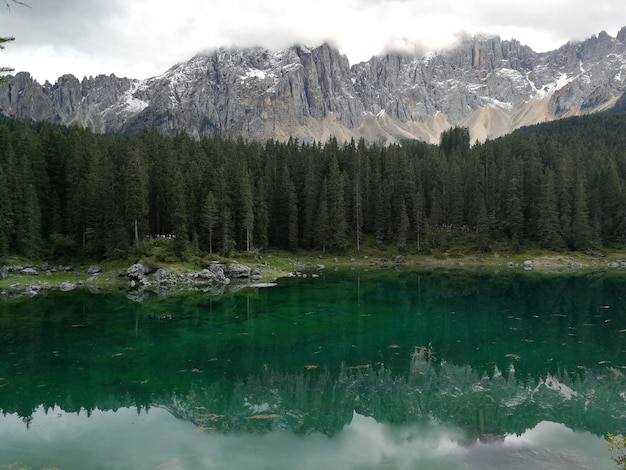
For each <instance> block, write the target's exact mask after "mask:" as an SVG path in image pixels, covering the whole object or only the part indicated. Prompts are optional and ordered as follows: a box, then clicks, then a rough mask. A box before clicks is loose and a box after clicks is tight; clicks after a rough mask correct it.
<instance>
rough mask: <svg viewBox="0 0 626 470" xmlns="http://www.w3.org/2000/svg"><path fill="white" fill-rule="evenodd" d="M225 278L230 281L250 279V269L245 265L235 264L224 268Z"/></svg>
mask: <svg viewBox="0 0 626 470" xmlns="http://www.w3.org/2000/svg"><path fill="white" fill-rule="evenodd" d="M223 270H224V276H226V277H227V278H229V279H243V278H248V277H250V268H249V267H248V266H244V265H243V264H239V263H233V264H231V265H230V266H225V267H224V268H223Z"/></svg>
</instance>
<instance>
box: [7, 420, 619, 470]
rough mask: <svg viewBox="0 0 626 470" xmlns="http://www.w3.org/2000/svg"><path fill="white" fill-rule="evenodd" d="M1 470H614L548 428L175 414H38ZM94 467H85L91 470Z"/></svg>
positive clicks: (15, 429)
mask: <svg viewBox="0 0 626 470" xmlns="http://www.w3.org/2000/svg"><path fill="white" fill-rule="evenodd" d="M0 422H1V423H2V426H0V468H3V466H5V465H9V464H19V465H21V466H26V467H28V468H42V467H57V468H62V469H65V470H68V469H79V468H80V469H82V468H87V467H88V468H93V469H97V468H102V469H105V468H106V469H109V468H117V469H126V468H128V469H130V468H132V469H142V468H159V467H160V468H185V469H195V468H215V469H251V468H254V469H265V468H267V469H296V468H297V469H320V468H322V469H382V468H384V469H415V468H419V469H420V470H427V469H481V470H487V469H502V468H506V469H507V470H515V469H520V470H521V469H524V470H526V469H550V470H559V469H563V470H565V469H567V470H576V469H607V470H608V469H613V468H614V466H613V464H612V462H611V460H610V457H611V455H610V454H609V453H608V452H607V451H606V450H605V444H606V443H605V442H604V441H603V440H602V439H601V438H599V437H597V436H594V435H592V434H590V433H586V432H574V431H572V430H570V429H568V428H567V427H565V426H563V425H561V424H557V423H552V422H547V421H543V422H541V423H539V424H538V425H537V426H535V428H533V429H530V430H527V431H526V432H525V433H523V434H521V435H519V436H516V435H507V436H505V437H503V438H493V439H492V440H490V441H488V442H476V441H475V440H469V439H467V437H466V435H465V434H464V433H463V431H462V430H461V429H459V428H451V427H444V426H440V425H438V424H429V425H419V426H418V425H408V426H391V425H387V424H380V423H377V422H376V421H375V420H374V419H373V418H369V417H365V416H362V415H359V414H357V413H355V414H354V416H353V419H352V421H351V423H350V424H348V425H346V426H345V427H344V428H343V430H342V431H341V432H339V433H337V434H336V435H335V436H333V437H332V438H329V437H327V436H324V435H321V434H317V433H313V434H309V435H305V436H298V435H295V434H293V433H292V432H290V431H286V430H277V431H272V432H269V433H266V434H252V433H240V434H235V435H228V436H225V435H223V434H221V433H218V432H216V431H212V430H211V429H205V428H201V427H196V426H194V425H193V424H191V423H189V422H187V421H183V420H179V419H176V418H174V417H173V416H172V415H170V414H169V413H168V412H167V411H165V410H163V409H159V408H153V409H151V410H150V411H149V412H148V413H146V412H141V413H137V411H136V410H134V409H129V408H122V409H119V410H117V411H116V412H102V411H98V410H96V411H94V412H93V413H92V415H91V417H87V415H86V414H85V413H80V414H75V413H65V412H63V411H60V410H58V409H51V410H49V411H48V413H45V412H44V410H43V409H41V408H40V409H38V410H37V411H35V412H34V413H33V419H32V421H31V424H30V428H29V429H27V428H26V426H25V424H24V422H23V421H22V420H21V419H20V418H18V417H16V416H15V415H6V416H3V417H2V418H1V419H0ZM86 466H87V467H86Z"/></svg>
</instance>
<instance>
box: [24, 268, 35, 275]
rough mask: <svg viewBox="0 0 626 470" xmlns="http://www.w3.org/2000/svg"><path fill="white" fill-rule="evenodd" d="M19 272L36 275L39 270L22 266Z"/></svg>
mask: <svg viewBox="0 0 626 470" xmlns="http://www.w3.org/2000/svg"><path fill="white" fill-rule="evenodd" d="M20 273H21V274H25V275H27V276H38V275H39V272H38V271H37V270H36V269H33V268H24V269H22V270H21V271H20Z"/></svg>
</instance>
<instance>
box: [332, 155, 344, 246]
mask: <svg viewBox="0 0 626 470" xmlns="http://www.w3.org/2000/svg"><path fill="white" fill-rule="evenodd" d="M328 221H329V224H330V226H331V227H332V233H331V239H330V246H331V247H332V248H334V249H337V250H345V249H346V248H347V246H348V224H347V222H346V211H345V195H344V185H343V175H342V174H341V173H340V171H339V165H338V163H337V159H336V158H334V157H333V158H332V159H331V162H330V169H329V172H328Z"/></svg>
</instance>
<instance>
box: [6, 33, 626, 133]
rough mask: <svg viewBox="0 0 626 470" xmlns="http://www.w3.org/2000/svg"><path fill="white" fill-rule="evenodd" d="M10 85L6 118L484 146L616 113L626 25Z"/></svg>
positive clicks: (310, 51) (266, 56)
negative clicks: (546, 43)
mask: <svg viewBox="0 0 626 470" xmlns="http://www.w3.org/2000/svg"><path fill="white" fill-rule="evenodd" d="M8 78H9V83H2V84H0V111H1V112H2V114H3V115H5V116H10V117H15V118H21V119H32V120H35V121H49V122H56V123H60V124H64V125H73V124H75V125H79V126H84V127H89V128H91V129H92V130H94V131H95V132H98V133H132V132H139V131H141V130H142V129H144V128H155V129H157V130H158V131H159V132H162V133H167V134H174V133H177V132H180V131H184V132H186V133H188V134H189V135H191V136H193V137H195V138H203V137H220V138H229V139H236V138H239V137H242V138H244V139H246V140H258V141H264V140H267V139H274V140H280V141H284V140H287V139H289V138H297V139H298V140H299V141H303V142H313V141H319V142H325V141H327V140H328V138H330V137H331V136H334V137H336V138H337V139H338V140H339V141H348V140H350V139H351V138H354V139H355V140H359V139H361V138H363V139H365V141H368V142H385V143H391V142H398V141H400V140H403V139H418V140H422V141H426V142H431V143H436V142H438V141H439V136H440V134H441V132H442V131H444V130H445V129H447V128H449V127H451V126H464V127H467V128H469V130H470V135H471V138H472V141H484V140H485V139H488V138H495V137H499V136H501V135H504V134H507V133H509V132H511V131H513V130H514V129H516V128H519V127H522V126H525V125H530V124H536V123H539V122H544V121H550V120H554V119H559V118H563V117H567V116H574V115H580V114H585V113H591V112H596V111H600V110H606V109H610V108H612V107H613V106H614V105H615V103H616V102H617V100H618V99H619V98H620V97H621V96H622V95H623V94H624V92H625V91H626V27H624V28H622V29H621V30H620V31H619V32H618V33H617V35H616V37H612V36H610V35H609V34H607V33H606V32H601V33H599V34H598V35H594V36H592V37H590V38H588V39H586V40H584V41H581V42H568V43H567V44H564V45H563V46H561V47H560V48H558V49H556V50H553V51H548V52H541V53H539V52H535V51H533V50H532V49H531V48H530V47H528V46H525V45H523V44H521V43H520V42H519V41H517V40H514V39H512V40H502V39H501V38H500V37H497V36H485V35H476V36H473V37H467V38H465V39H463V40H461V41H460V42H459V43H458V44H457V45H456V46H455V47H452V48H450V49H447V50H442V51H439V52H431V53H428V54H425V55H424V54H411V53H407V52H392V53H387V54H385V55H380V56H373V57H372V58H371V59H370V60H368V61H366V62H361V63H358V64H355V65H352V66H351V65H350V64H349V62H348V59H347V57H346V56H344V55H342V54H340V53H339V51H337V50H336V49H334V48H333V47H331V46H330V45H329V44H322V45H320V46H318V47H305V46H300V45H298V46H293V47H291V48H289V49H286V50H283V51H270V50H267V49H264V48H260V47H254V48H220V49H217V50H213V51H210V52H206V53H202V54H198V55H196V56H195V57H193V58H192V59H191V60H189V61H187V62H183V63H179V64H176V65H174V66H173V67H171V68H170V69H169V70H167V71H166V72H165V73H164V74H162V75H160V76H157V77H153V78H148V79H145V80H137V79H130V78H118V77H116V76H115V75H109V76H106V75H99V76H97V77H89V78H87V77H85V78H83V79H82V81H80V80H79V79H78V78H76V77H74V76H73V75H63V76H62V77H60V78H59V79H58V80H57V81H56V83H54V84H51V83H49V82H47V81H46V82H45V83H44V84H43V85H42V84H40V83H38V82H37V81H35V80H34V79H33V78H32V77H31V76H30V74H29V73H27V72H20V73H18V74H16V75H15V76H12V77H8Z"/></svg>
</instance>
